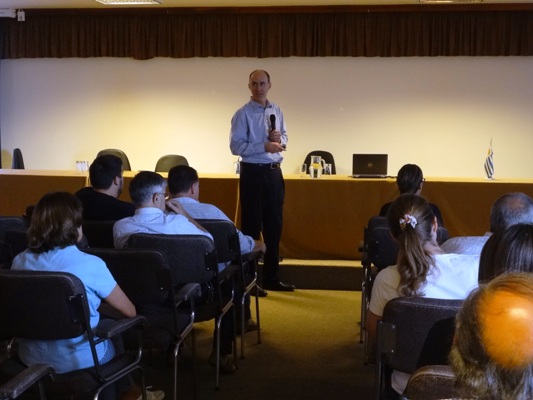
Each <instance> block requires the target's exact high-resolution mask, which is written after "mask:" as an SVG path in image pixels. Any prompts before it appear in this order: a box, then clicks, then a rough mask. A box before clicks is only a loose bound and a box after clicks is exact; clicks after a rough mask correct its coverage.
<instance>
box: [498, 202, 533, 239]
mask: <svg viewBox="0 0 533 400" xmlns="http://www.w3.org/2000/svg"><path fill="white" fill-rule="evenodd" d="M519 223H525V224H533V199H532V198H531V197H529V196H528V195H526V194H524V193H520V192H516V193H507V194H504V195H503V196H501V197H500V198H498V199H497V200H496V201H495V202H494V204H493V205H492V208H491V210H490V231H491V232H495V231H496V230H498V229H505V228H507V227H508V226H511V225H515V224H519Z"/></svg>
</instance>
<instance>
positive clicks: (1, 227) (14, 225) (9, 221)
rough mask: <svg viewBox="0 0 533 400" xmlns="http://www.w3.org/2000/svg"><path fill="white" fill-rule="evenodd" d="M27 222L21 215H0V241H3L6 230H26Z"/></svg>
mask: <svg viewBox="0 0 533 400" xmlns="http://www.w3.org/2000/svg"><path fill="white" fill-rule="evenodd" d="M26 229H28V222H27V221H26V220H25V219H24V218H23V217H12V216H0V241H3V240H4V238H5V234H6V232H7V231H12V230H21V231H23V230H26Z"/></svg>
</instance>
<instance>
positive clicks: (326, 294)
mask: <svg viewBox="0 0 533 400" xmlns="http://www.w3.org/2000/svg"><path fill="white" fill-rule="evenodd" d="M360 299H361V293H360V292H354V291H329V290H297V291H296V292H294V293H280V292H270V293H269V296H268V297H266V298H263V299H260V307H261V324H262V330H261V332H262V344H257V343H256V340H257V335H256V333H255V332H249V333H247V334H246V335H245V340H246V358H245V359H244V360H240V359H239V364H238V365H239V369H238V371H237V372H236V373H235V374H233V375H223V376H222V377H221V384H220V390H219V391H215V389H214V386H215V373H214V369H213V368H212V367H210V366H209V365H208V364H207V357H208V356H209V353H210V351H211V345H212V331H213V323H212V322H206V323H201V324H197V325H196V328H195V329H196V332H197V351H198V364H197V365H198V377H199V387H200V388H199V398H200V399H217V400H226V399H228V400H229V399H231V400H236V399H241V398H245V399H251V400H267V399H268V400H278V399H296V400H297V399H302V400H303V399H305V400H314V399H317V400H319V399H320V400H322V399H335V400H345V399H346V400H348V399H350V400H351V399H361V400H365V399H371V398H372V389H373V383H374V381H373V369H372V367H371V366H365V365H363V358H362V353H363V345H362V344H360V343H359V318H360V317H359V314H360ZM239 345H240V344H239ZM148 361H150V365H147V382H148V384H149V385H152V386H153V387H154V389H163V390H165V392H166V393H167V397H166V398H171V397H172V367H167V366H166V364H165V356H164V355H161V354H152V358H149V357H147V362H148ZM179 373H180V377H179V392H178V397H179V398H180V399H192V383H191V377H192V373H191V369H190V366H188V365H187V364H186V363H183V365H182V366H181V367H180V370H179Z"/></svg>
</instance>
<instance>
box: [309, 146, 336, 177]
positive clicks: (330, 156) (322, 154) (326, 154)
mask: <svg viewBox="0 0 533 400" xmlns="http://www.w3.org/2000/svg"><path fill="white" fill-rule="evenodd" d="M312 155H313V156H320V157H322V159H323V160H324V161H325V162H326V164H331V173H332V174H333V175H335V174H336V173H337V168H336V167H335V158H334V157H333V154H331V153H330V152H329V151H324V150H314V151H311V152H310V153H309V154H308V155H307V156H306V157H305V160H304V164H305V165H307V168H309V165H310V164H311V156H312Z"/></svg>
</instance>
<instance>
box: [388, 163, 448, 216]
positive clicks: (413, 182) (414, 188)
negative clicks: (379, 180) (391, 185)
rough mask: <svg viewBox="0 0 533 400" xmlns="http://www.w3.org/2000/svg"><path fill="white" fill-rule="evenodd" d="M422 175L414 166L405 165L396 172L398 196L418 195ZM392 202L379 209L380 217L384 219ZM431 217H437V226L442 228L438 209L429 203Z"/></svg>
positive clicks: (422, 183)
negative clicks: (406, 194)
mask: <svg viewBox="0 0 533 400" xmlns="http://www.w3.org/2000/svg"><path fill="white" fill-rule="evenodd" d="M424 181H425V179H424V175H423V174H422V169H420V167H419V166H418V165H416V164H405V165H404V166H403V167H401V168H400V170H399V171H398V176H397V177H396V184H397V185H398V189H399V190H400V195H402V194H405V193H410V194H418V195H419V194H420V193H421V192H422V186H424ZM391 204H392V202H390V203H386V204H384V205H383V207H381V210H380V211H379V215H380V217H386V216H387V211H388V210H389V208H390V206H391ZM429 206H430V207H431V211H432V212H433V215H435V217H437V222H438V223H439V226H444V221H443V219H442V215H441V213H440V210H439V207H437V206H436V205H435V204H432V203H429Z"/></svg>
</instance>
